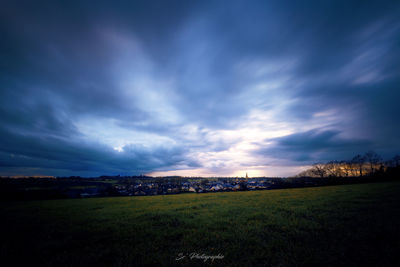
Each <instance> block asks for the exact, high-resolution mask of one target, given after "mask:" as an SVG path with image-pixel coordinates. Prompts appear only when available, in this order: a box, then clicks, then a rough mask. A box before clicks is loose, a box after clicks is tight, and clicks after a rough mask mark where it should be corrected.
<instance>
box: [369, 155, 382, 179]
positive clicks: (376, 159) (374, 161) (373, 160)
mask: <svg viewBox="0 0 400 267" xmlns="http://www.w3.org/2000/svg"><path fill="white" fill-rule="evenodd" d="M365 159H366V160H367V162H368V163H369V167H370V173H371V174H373V173H374V172H375V167H376V165H378V164H379V163H380V162H381V161H382V158H381V156H379V155H378V154H377V153H376V152H375V151H372V150H370V151H368V152H367V153H365Z"/></svg>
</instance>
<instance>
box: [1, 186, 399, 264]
mask: <svg viewBox="0 0 400 267" xmlns="http://www.w3.org/2000/svg"><path fill="white" fill-rule="evenodd" d="M0 214H1V228H0V236H1V239H0V240H1V241H0V242H1V243H0V249H1V255H0V264H1V265H2V266H6V265H4V264H2V263H13V264H18V263H29V264H30V265H31V264H33V263H40V264H41V265H53V266H54V265H56V266H77V265H78V266H79V265H80V266H82V265H84V266H85V265H89V266H109V265H122V266H129V265H144V264H163V265H179V264H185V265H193V264H204V262H202V260H200V259H190V257H189V256H190V255H189V254H190V253H199V254H200V255H201V254H205V255H211V256H212V255H218V254H220V255H223V256H224V258H223V259H215V261H214V262H213V263H212V262H211V260H210V259H209V260H207V261H206V262H205V265H209V264H211V263H212V264H213V265H227V264H228V265H246V266H247V265H271V266H310V265H314V266H321V265H324V266H342V265H369V266H376V265H389V266H390V265H392V266H395V265H398V264H399V263H400V261H399V258H398V255H400V183H399V182H392V183H375V184H358V185H341V186H327V187H317V188H302V189H283V190H270V191H253V192H231V193H215V194H213V193H209V194H180V195H168V196H151V197H150V196H149V197H115V198H92V199H68V200H46V201H25V202H23V201H21V202H1V203H0ZM180 253H182V254H180ZM178 255H183V256H185V257H184V258H183V259H181V260H179V261H177V260H176V258H177V257H178Z"/></svg>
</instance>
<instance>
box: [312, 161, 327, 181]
mask: <svg viewBox="0 0 400 267" xmlns="http://www.w3.org/2000/svg"><path fill="white" fill-rule="evenodd" d="M311 173H313V174H314V175H316V176H319V177H321V178H324V176H325V175H326V173H327V171H326V165H325V164H323V163H315V164H313V167H312V168H311Z"/></svg>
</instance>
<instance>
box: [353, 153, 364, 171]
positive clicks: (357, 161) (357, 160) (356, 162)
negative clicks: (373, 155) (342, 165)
mask: <svg viewBox="0 0 400 267" xmlns="http://www.w3.org/2000/svg"><path fill="white" fill-rule="evenodd" d="M351 163H352V165H353V166H356V168H357V169H358V172H359V175H360V176H363V168H364V164H365V157H364V156H361V155H357V156H355V157H354V158H353V159H352V160H351Z"/></svg>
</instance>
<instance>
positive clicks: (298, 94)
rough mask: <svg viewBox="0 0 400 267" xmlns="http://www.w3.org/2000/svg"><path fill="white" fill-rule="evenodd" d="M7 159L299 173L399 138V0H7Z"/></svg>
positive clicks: (93, 167)
mask: <svg viewBox="0 0 400 267" xmlns="http://www.w3.org/2000/svg"><path fill="white" fill-rule="evenodd" d="M3 7H4V8H2V10H1V11H0V15H1V20H0V31H1V33H2V36H3V38H2V39H3V40H4V41H3V42H2V43H1V44H0V58H1V63H0V86H1V89H0V112H1V113H0V135H1V140H2V141H1V142H0V155H1V156H0V157H1V164H0V174H2V175H10V174H24V175H29V174H35V175H38V174H43V175H83V176H92V175H102V174H106V175H113V174H126V175H127V174H139V173H150V174H157V175H168V174H183V175H234V176H236V175H243V173H245V172H249V173H250V175H268V176H277V175H291V174H295V173H296V172H297V171H298V170H299V169H300V168H302V166H303V167H304V166H307V165H309V164H310V163H312V161H321V160H330V159H339V158H340V159H341V158H349V157H351V156H352V155H354V154H357V153H363V152H365V151H366V150H369V149H374V150H376V151H377V152H379V153H381V154H382V155H383V156H385V157H389V156H392V155H393V154H394V153H397V152H398V150H399V148H400V141H399V139H398V137H397V132H398V131H399V130H400V128H399V127H400V126H399V125H400V120H399V116H398V114H400V108H399V105H398V104H397V99H399V97H400V95H399V92H400V91H399V90H398V84H400V83H399V82H400V72H399V70H400V58H399V55H400V51H399V46H398V43H399V40H400V22H399V20H398V17H399V14H400V5H399V4H398V3H397V2H396V1H384V2H382V1H369V2H368V3H365V2H358V1H350V2H348V1H333V2H323V3H322V2H320V1H309V2H307V3H298V2H297V1H284V2H282V1H268V2H265V1H254V2H252V3H248V2H246V1H233V2H229V3H228V2H224V1H222V2H215V1H201V2H198V3H194V2H193V3H188V2H187V1H168V2H165V1H155V2H154V3H152V5H149V4H148V3H146V2H145V1H143V2H142V1H134V2H130V1H116V2H114V3H113V4H110V3H108V2H106V1H104V2H103V1H99V2H98V3H96V5H95V6H94V5H93V4H92V3H89V2H85V1H84V2H79V3H78V2H75V1H70V2H68V3H63V4H61V3H55V2H53V1H43V2H41V4H35V5H33V4H32V3H29V2H28V1H26V2H24V1H21V2H19V3H18V4H17V3H15V2H13V1H6V2H5V3H4V4H3Z"/></svg>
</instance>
